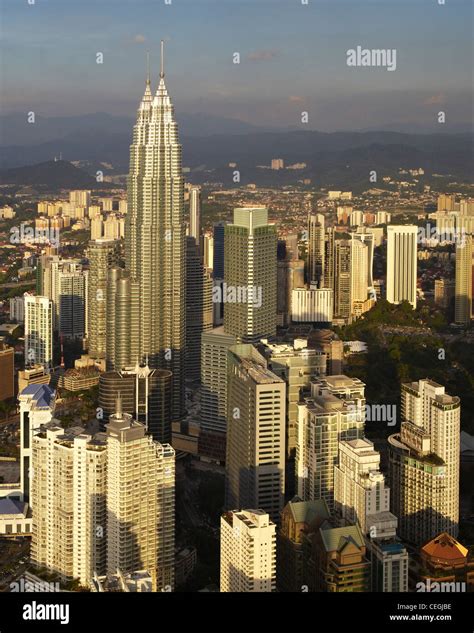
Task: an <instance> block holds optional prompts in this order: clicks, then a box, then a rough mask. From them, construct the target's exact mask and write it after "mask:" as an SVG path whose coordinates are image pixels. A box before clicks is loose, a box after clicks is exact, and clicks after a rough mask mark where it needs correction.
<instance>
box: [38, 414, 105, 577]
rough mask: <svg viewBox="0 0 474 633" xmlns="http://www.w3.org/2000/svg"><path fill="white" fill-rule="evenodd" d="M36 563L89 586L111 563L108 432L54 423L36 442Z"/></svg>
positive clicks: (48, 426) (49, 570) (51, 571)
mask: <svg viewBox="0 0 474 633" xmlns="http://www.w3.org/2000/svg"><path fill="white" fill-rule="evenodd" d="M32 465H33V471H34V477H33V483H32V497H33V508H34V509H33V534H32V541H31V560H32V562H33V564H34V565H36V566H38V567H42V568H46V570H47V571H48V572H50V573H54V574H57V575H58V576H59V579H60V581H61V582H62V583H68V582H71V581H72V580H78V581H79V583H80V584H81V585H82V586H85V587H89V586H90V585H91V583H92V578H93V576H94V574H95V573H96V572H97V573H99V574H103V573H104V572H105V565H106V539H107V533H106V530H107V517H106V490H107V485H106V481H107V452H106V444H105V437H104V435H103V434H99V435H96V436H90V435H87V434H85V433H83V429H82V428H81V427H72V428H70V429H67V430H65V429H63V428H61V427H59V426H57V425H56V424H55V423H54V422H51V423H50V424H48V425H47V427H46V428H45V429H44V430H43V431H42V432H40V433H38V434H36V435H35V436H34V437H33V440H32Z"/></svg>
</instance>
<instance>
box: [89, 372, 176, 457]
mask: <svg viewBox="0 0 474 633" xmlns="http://www.w3.org/2000/svg"><path fill="white" fill-rule="evenodd" d="M119 395H120V397H121V399H122V409H123V410H124V411H125V412H126V413H130V414H131V415H132V416H133V417H134V419H136V420H137V421H138V422H140V423H141V424H143V425H144V426H145V428H146V430H147V432H148V433H150V434H151V436H152V437H153V439H154V440H155V441H156V442H160V443H161V444H169V443H170V442H171V372H170V371H168V370H166V369H150V368H149V367H148V366H147V365H145V366H141V365H137V366H135V367H133V368H129V369H126V370H122V371H106V372H103V373H101V374H100V376H99V407H100V408H101V412H102V415H103V417H102V418H101V422H102V424H105V423H107V422H108V420H109V417H110V416H111V415H112V413H114V411H115V404H116V401H117V397H118V396H119Z"/></svg>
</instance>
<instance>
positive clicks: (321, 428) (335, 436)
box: [296, 375, 365, 511]
mask: <svg viewBox="0 0 474 633" xmlns="http://www.w3.org/2000/svg"><path fill="white" fill-rule="evenodd" d="M364 391H365V385H364V383H363V382H362V381H361V380H359V379H358V378H349V377H348V376H342V375H341V376H326V377H321V378H318V379H317V380H315V381H313V382H312V383H311V398H306V399H305V400H304V402H302V403H299V404H298V405H297V407H298V424H297V443H296V478H297V494H298V496H299V497H301V499H303V500H304V501H313V500H315V499H324V500H325V501H326V503H327V504H328V507H329V509H330V510H331V511H332V510H333V509H334V466H335V465H336V464H337V462H338V451H339V442H341V441H343V440H353V439H354V440H355V439H358V438H361V437H362V436H363V433H364V423H365V396H364Z"/></svg>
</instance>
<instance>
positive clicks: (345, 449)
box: [334, 438, 390, 534]
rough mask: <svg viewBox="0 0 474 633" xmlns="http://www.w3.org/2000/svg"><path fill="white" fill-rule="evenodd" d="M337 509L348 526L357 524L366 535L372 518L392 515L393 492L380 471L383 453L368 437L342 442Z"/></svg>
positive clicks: (336, 483) (336, 484)
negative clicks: (390, 511) (381, 454)
mask: <svg viewBox="0 0 474 633" xmlns="http://www.w3.org/2000/svg"><path fill="white" fill-rule="evenodd" d="M334 508H335V512H336V515H337V516H338V517H340V518H341V519H342V520H343V521H344V522H345V523H357V524H358V525H360V528H361V530H362V532H363V533H364V534H367V532H368V531H369V529H370V526H371V518H370V517H371V515H374V514H378V513H380V512H388V511H389V508H390V491H389V489H388V488H386V487H385V477H384V475H383V474H382V473H381V472H380V453H378V452H377V451H375V450H374V445H373V444H372V442H369V440H367V439H365V438H360V439H357V440H350V441H345V440H343V441H341V442H339V458H338V462H337V463H336V465H335V466H334Z"/></svg>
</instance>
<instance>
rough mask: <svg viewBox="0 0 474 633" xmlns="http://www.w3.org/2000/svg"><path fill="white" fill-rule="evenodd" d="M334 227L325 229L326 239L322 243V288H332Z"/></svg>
mask: <svg viewBox="0 0 474 633" xmlns="http://www.w3.org/2000/svg"><path fill="white" fill-rule="evenodd" d="M334 236H335V229H334V228H332V227H328V228H327V229H326V240H325V243H324V288H331V289H332V290H334V264H335V240H334Z"/></svg>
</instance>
